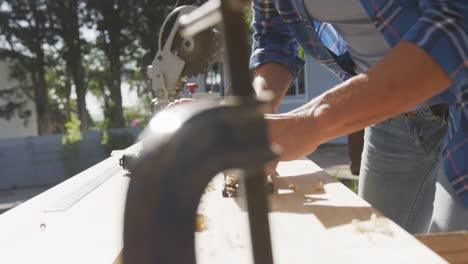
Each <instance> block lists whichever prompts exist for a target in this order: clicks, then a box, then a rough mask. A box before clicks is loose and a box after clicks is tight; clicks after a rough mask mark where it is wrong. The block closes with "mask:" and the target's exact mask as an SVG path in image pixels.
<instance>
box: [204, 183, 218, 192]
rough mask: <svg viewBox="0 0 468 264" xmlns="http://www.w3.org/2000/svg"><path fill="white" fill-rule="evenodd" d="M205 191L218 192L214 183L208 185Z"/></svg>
mask: <svg viewBox="0 0 468 264" xmlns="http://www.w3.org/2000/svg"><path fill="white" fill-rule="evenodd" d="M205 191H206V192H212V191H216V187H215V185H214V183H213V182H210V183H208V185H207V186H206V188H205Z"/></svg>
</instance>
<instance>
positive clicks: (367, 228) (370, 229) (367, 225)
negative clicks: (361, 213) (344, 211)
mask: <svg viewBox="0 0 468 264" xmlns="http://www.w3.org/2000/svg"><path fill="white" fill-rule="evenodd" d="M351 224H352V225H353V226H354V228H355V231H356V232H358V233H361V234H369V233H380V234H384V235H388V236H392V235H393V231H392V229H391V228H390V225H389V220H388V219H387V218H385V217H383V216H379V215H377V214H376V213H372V214H371V216H370V219H369V221H359V220H358V219H353V220H352V222H351Z"/></svg>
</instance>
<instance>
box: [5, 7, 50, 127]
mask: <svg viewBox="0 0 468 264" xmlns="http://www.w3.org/2000/svg"><path fill="white" fill-rule="evenodd" d="M0 6H2V9H1V10H0V34H1V41H2V44H3V46H4V47H3V48H4V49H3V50H2V52H0V58H3V59H7V58H8V59H11V61H13V62H14V63H18V64H20V66H21V67H22V68H24V69H26V72H27V73H28V75H29V76H30V78H31V81H32V87H33V94H34V102H35V104H36V112H37V124H38V134H39V135H45V134H50V133H51V127H50V113H49V101H48V90H47V83H46V68H47V58H46V51H45V49H46V46H49V45H53V44H54V43H55V42H56V38H55V37H54V35H53V33H52V31H51V30H50V25H51V23H50V17H49V14H48V12H47V5H46V1H45V0H0ZM22 77H23V78H27V77H28V76H22Z"/></svg>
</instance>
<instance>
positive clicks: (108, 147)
mask: <svg viewBox="0 0 468 264" xmlns="http://www.w3.org/2000/svg"><path fill="white" fill-rule="evenodd" d="M134 142H135V137H134V136H133V135H132V134H130V133H125V132H123V133H119V132H109V131H104V132H103V133H102V142H101V145H102V146H103V147H104V149H105V151H106V153H107V154H108V155H109V154H110V153H111V152H112V151H113V150H119V149H125V148H128V147H130V146H131V145H132V144H133V143H134Z"/></svg>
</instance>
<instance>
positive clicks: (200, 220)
mask: <svg viewBox="0 0 468 264" xmlns="http://www.w3.org/2000/svg"><path fill="white" fill-rule="evenodd" d="M207 222H208V220H207V218H206V216H204V215H202V214H197V216H196V217H195V232H203V231H205V230H207V229H208V224H207Z"/></svg>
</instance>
